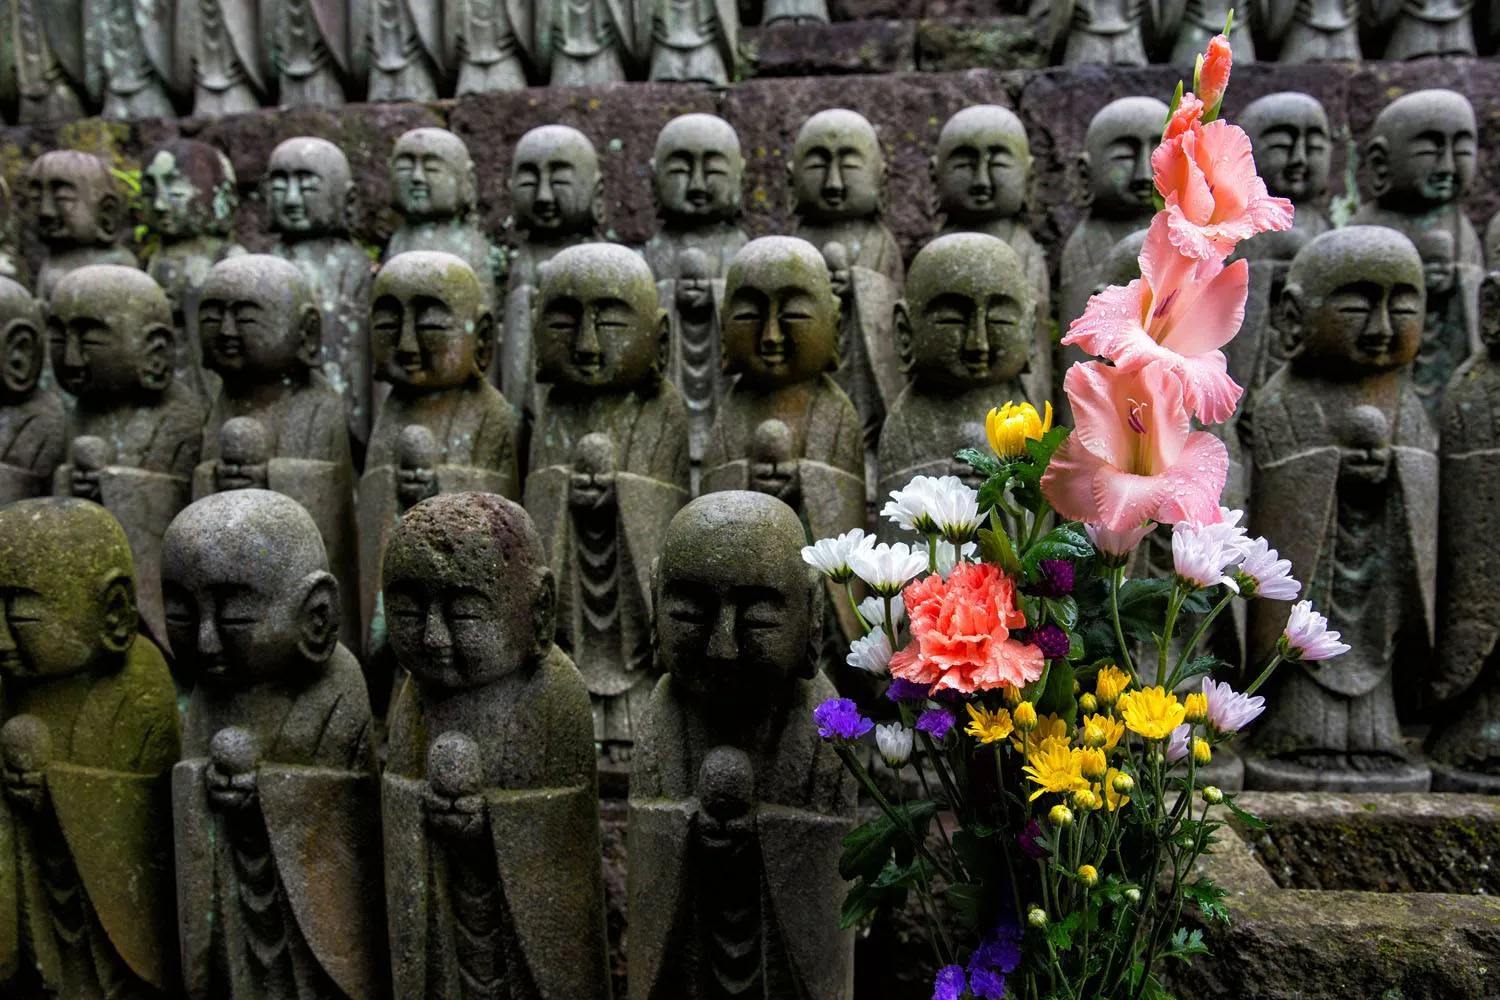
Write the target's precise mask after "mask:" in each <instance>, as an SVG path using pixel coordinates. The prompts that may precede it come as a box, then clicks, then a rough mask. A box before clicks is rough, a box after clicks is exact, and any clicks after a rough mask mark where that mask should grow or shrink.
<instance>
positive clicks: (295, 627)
mask: <svg viewBox="0 0 1500 1000" xmlns="http://www.w3.org/2000/svg"><path fill="white" fill-rule="evenodd" d="M328 570H329V566H328V559H327V557H326V556H325V555H324V552H323V541H322V538H321V537H320V535H319V533H318V527H317V525H316V524H314V523H313V521H312V518H310V517H309V516H308V514H307V511H305V510H303V509H302V507H301V506H299V505H298V504H296V503H295V502H293V501H292V500H290V499H288V498H287V497H284V496H281V495H280V494H278V493H269V492H266V491H263V490H237V491H235V492H232V493H222V494H218V495H216V496H211V497H206V498H204V499H202V500H199V501H197V502H196V503H194V504H193V505H192V506H190V507H188V508H187V509H186V510H184V511H183V512H182V513H181V514H179V515H178V516H177V518H176V520H174V521H173V522H172V526H171V528H169V529H168V530H167V535H166V538H165V539H163V543H162V591H163V593H164V599H165V601H166V606H167V627H168V628H169V629H171V635H172V646H173V648H174V649H176V650H177V654H178V656H179V658H180V659H181V660H182V661H183V664H184V666H186V667H187V668H188V670H190V671H191V673H192V674H193V676H194V678H195V679H196V684H195V686H194V688H193V693H192V696H191V698H190V699H189V701H188V707H187V720H186V725H185V731H184V733H183V747H182V756H183V760H182V762H181V763H180V764H178V765H177V766H176V767H175V768H174V769H173V772H172V807H173V809H172V811H173V819H174V821H175V823H174V825H175V837H174V841H175V845H176V854H177V898H178V910H177V922H178V929H179V934H180V941H181V945H182V958H183V970H182V971H183V981H184V985H185V986H186V988H187V994H188V996H189V997H193V998H200V997H201V998H205V1000H206V998H210V997H214V998H218V997H228V998H232V1000H273V998H274V1000H280V998H283V997H286V998H291V997H298V996H316V997H330V998H342V997H350V998H353V997H378V996H384V995H385V992H386V990H385V982H386V975H387V967H386V963H385V957H386V954H387V952H386V939H385V931H386V929H385V926H384V921H383V920H382V919H381V918H382V913H383V906H382V903H383V901H384V892H383V891H382V882H381V875H382V873H381V866H380V806H379V786H378V785H377V783H376V776H375V752H374V748H373V747H372V745H371V736H370V728H371V727H370V721H371V720H370V700H369V697H368V695H367V694H366V692H365V680H364V676H363V674H362V673H361V672H360V667H359V661H358V660H356V659H355V658H354V654H353V653H351V652H349V650H348V649H346V648H345V647H344V646H343V645H341V644H340V643H339V641H338V632H339V617H340V611H339V607H340V603H341V602H340V599H339V584H338V581H336V580H335V579H334V578H333V576H332V575H331V574H330V573H329V571H328Z"/></svg>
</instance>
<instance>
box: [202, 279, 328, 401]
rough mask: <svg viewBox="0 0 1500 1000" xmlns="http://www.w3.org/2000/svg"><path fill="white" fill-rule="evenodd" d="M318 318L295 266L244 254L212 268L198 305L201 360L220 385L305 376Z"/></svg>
mask: <svg viewBox="0 0 1500 1000" xmlns="http://www.w3.org/2000/svg"><path fill="white" fill-rule="evenodd" d="M320 324H321V316H320V314H319V312H318V308H317V306H316V305H314V304H313V298H312V293H311V291H309V289H308V287H307V282H306V281H305V280H304V279H303V277H302V272H301V271H300V270H298V268H297V267H296V265H294V264H291V263H290V262H288V261H285V260H283V259H281V258H280V257H272V256H269V255H267V254H244V255H241V256H239V257H230V258H229V259H227V260H223V261H220V262H219V263H218V264H216V265H214V269H213V270H212V271H210V272H209V275H208V280H207V281H205V282H204V284H203V290H202V292H201V297H200V299H199V303H198V331H199V336H200V337H201V338H202V341H203V359H204V361H205V362H206V363H207V365H208V367H210V368H212V369H213V370H214V371H216V372H218V373H219V374H220V375H221V376H223V377H224V379H225V381H226V382H229V383H240V384H254V383H257V382H264V381H267V380H274V379H279V378H282V377H284V376H290V375H294V374H298V373H302V372H305V371H306V370H307V368H308V364H307V362H308V358H307V347H308V345H316V344H319V343H320V341H321V335H320V332H319V330H320Z"/></svg>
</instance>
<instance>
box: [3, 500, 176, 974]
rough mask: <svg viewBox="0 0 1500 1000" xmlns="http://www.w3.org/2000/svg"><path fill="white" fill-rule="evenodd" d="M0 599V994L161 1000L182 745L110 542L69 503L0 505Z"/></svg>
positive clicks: (102, 520) (106, 529)
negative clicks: (0, 599)
mask: <svg viewBox="0 0 1500 1000" xmlns="http://www.w3.org/2000/svg"><path fill="white" fill-rule="evenodd" d="M0 593H4V594H5V595H6V599H5V602H4V606H3V607H0V679H3V683H4V686H5V708H4V719H5V723H4V725H3V726H0V759H3V763H4V769H3V775H0V783H3V789H4V796H3V798H0V864H3V865H4V871H5V873H6V877H5V879H4V880H3V881H0V928H3V930H4V933H3V934H0V969H3V970H4V972H3V973H0V975H3V976H5V977H6V978H5V979H4V980H3V981H0V992H3V993H5V995H6V996H20V997H31V996H48V997H68V998H69V1000H73V998H75V997H76V998H77V1000H110V998H116V997H140V998H149V997H162V996H167V995H169V994H168V993H166V991H167V990H168V989H169V988H171V987H172V986H175V981H176V975H175V970H176V966H177V962H176V958H175V952H176V938H175V935H174V934H173V928H172V910H173V906H172V859H171V846H170V845H171V842H172V841H171V816H170V814H169V812H168V810H167V795H166V791H167V789H166V787H165V786H166V781H167V772H168V770H169V769H170V768H171V767H172V765H173V764H174V763H176V761H177V755H178V750H179V746H180V741H181V734H180V730H179V728H178V722H177V702H176V696H175V693H174V691H173V688H172V677H171V674H169V673H168V671H167V665H166V661H165V660H163V659H162V655H161V651H160V650H158V649H157V648H156V647H155V646H154V645H152V644H151V640H149V639H147V638H146V637H145V636H143V635H140V634H139V633H138V632H137V630H136V625H137V620H138V619H137V615H136V594H137V590H136V587H135V582H134V581H133V580H132V578H131V558H130V545H129V543H128V542H127V541H126V538H125V533H124V532H123V531H122V530H121V529H120V525H119V524H118V523H117V522H116V521H115V519H114V518H113V517H111V516H110V514H109V512H108V511H106V510H105V509H104V508H103V507H100V506H98V505H97V504H93V503H88V502H85V501H83V500H77V499H73V498H52V497H46V498H37V499H32V500H22V501H20V502H19V503H15V504H10V505H8V506H4V507H0Z"/></svg>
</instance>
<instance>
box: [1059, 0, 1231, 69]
mask: <svg viewBox="0 0 1500 1000" xmlns="http://www.w3.org/2000/svg"><path fill="white" fill-rule="evenodd" d="M1145 10H1146V4H1145V3H1144V0H1061V2H1057V3H1053V4H1051V5H1050V6H1049V7H1048V8H1047V15H1048V17H1047V20H1048V37H1049V38H1050V39H1051V45H1052V50H1053V53H1054V57H1055V58H1056V59H1057V61H1058V62H1059V63H1061V64H1062V65H1064V66H1075V65H1079V64H1084V63H1088V64H1094V65H1099V66H1144V65H1146V48H1145V42H1144V41H1143V39H1142V29H1141V21H1142V15H1143V13H1144V12H1145ZM1221 27H1222V25H1221Z"/></svg>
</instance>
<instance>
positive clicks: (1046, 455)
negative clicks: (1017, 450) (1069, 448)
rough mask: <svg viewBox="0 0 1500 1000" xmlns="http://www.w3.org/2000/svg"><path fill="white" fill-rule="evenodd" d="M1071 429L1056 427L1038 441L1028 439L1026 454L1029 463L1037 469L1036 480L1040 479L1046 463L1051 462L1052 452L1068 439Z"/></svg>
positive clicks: (1036, 439)
mask: <svg viewBox="0 0 1500 1000" xmlns="http://www.w3.org/2000/svg"><path fill="white" fill-rule="evenodd" d="M1071 431H1072V428H1071V427H1065V426H1058V427H1054V428H1052V429H1051V430H1049V431H1048V432H1047V433H1045V434H1043V435H1042V436H1041V438H1040V439H1038V438H1028V439H1027V441H1026V454H1028V455H1030V456H1031V461H1032V462H1033V463H1035V465H1036V467H1037V470H1038V471H1037V478H1038V479H1040V478H1041V474H1042V472H1045V471H1046V468H1047V463H1048V462H1050V461H1052V454H1053V452H1055V451H1057V449H1058V448H1060V447H1061V446H1062V443H1063V442H1064V441H1066V440H1067V439H1068V434H1069V433H1070V432H1071Z"/></svg>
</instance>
